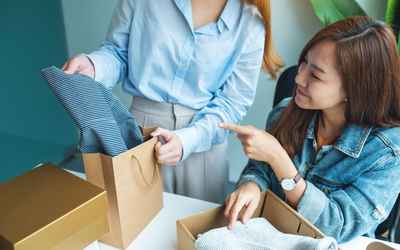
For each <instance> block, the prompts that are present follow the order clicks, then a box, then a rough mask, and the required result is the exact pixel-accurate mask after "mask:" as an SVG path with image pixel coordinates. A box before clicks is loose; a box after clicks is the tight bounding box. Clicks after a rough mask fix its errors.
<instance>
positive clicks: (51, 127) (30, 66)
mask: <svg viewBox="0 0 400 250" xmlns="http://www.w3.org/2000/svg"><path fill="white" fill-rule="evenodd" d="M160 1H162V0H160ZM164 1H165V0H164ZM356 2H357V3H358V4H359V5H360V6H361V7H362V8H363V10H365V12H366V13H368V15H370V16H373V17H376V18H378V19H381V20H384V17H385V12H386V5H387V0H357V1H356ZM116 3H117V0H61V1H60V0H36V1H29V0H18V1H15V0H1V1H0V50H1V52H2V53H1V60H0V72H1V79H2V81H1V83H2V90H1V96H0V109H1V122H0V142H1V144H0V157H1V163H0V183H2V182H4V181H6V180H9V179H11V178H13V177H15V176H17V175H19V174H22V173H23V172H26V171H28V170H29V169H31V168H33V167H35V166H36V165H38V164H40V163H43V162H48V161H49V162H52V163H54V164H56V165H61V166H63V167H66V168H70V169H74V170H77V171H83V168H82V163H81V160H80V158H79V153H78V152H77V150H76V145H77V143H78V140H79V134H78V130H77V128H76V127H75V125H74V123H73V122H72V120H71V119H70V117H69V116H68V114H67V113H66V112H65V110H64V109H63V108H62V106H61V104H60V103H59V102H58V100H57V99H56V97H55V96H54V95H53V94H52V93H51V91H50V90H49V88H48V87H47V85H46V83H45V82H44V80H43V79H42V77H41V75H40V72H39V70H40V69H42V68H44V67H47V66H51V65H56V66H58V67H62V65H63V64H64V62H65V61H66V60H67V59H68V58H71V57H73V56H75V55H76V54H79V53H87V52H90V51H92V50H95V49H96V48H98V47H99V46H100V43H101V42H102V40H103V39H104V38H105V35H106V32H107V29H108V23H109V20H110V18H111V15H112V12H113V9H114V6H115V5H116ZM271 5H272V34H273V40H274V44H275V48H276V49H277V51H278V53H279V55H280V56H281V58H282V59H283V60H284V62H285V63H286V65H287V66H291V65H294V64H296V63H297V58H298V55H299V53H300V51H301V49H302V48H303V46H304V45H305V44H306V42H307V41H308V40H309V39H310V38H311V37H312V36H313V35H314V33H315V32H317V31H318V30H319V29H320V28H322V27H323V24H322V22H321V21H320V20H319V19H318V18H317V15H316V14H315V11H314V9H313V6H312V5H311V2H310V0H271ZM275 86H276V81H275V80H271V79H270V77H269V75H265V74H261V76H260V79H259V84H258V89H257V95H256V99H255V102H254V104H253V106H252V107H251V109H250V110H249V112H248V114H247V116H246V118H245V119H244V121H243V123H242V124H251V125H254V126H256V127H258V128H264V126H265V121H266V118H267V114H268V112H269V111H270V110H271V108H272V101H273V97H274V92H275ZM113 91H114V92H115V93H116V94H117V96H119V97H120V98H121V100H122V101H123V103H124V104H125V105H126V106H127V107H128V106H129V105H130V102H131V97H130V96H129V95H127V94H125V93H123V92H122V89H121V84H119V85H117V86H116V87H115V88H114V89H113ZM228 158H229V161H230V180H231V182H236V180H237V179H238V177H239V175H240V172H241V170H242V169H243V167H244V166H245V164H246V162H247V158H246V156H245V154H244V153H243V150H242V147H241V144H240V142H239V141H238V140H237V138H236V137H235V135H234V134H231V135H230V136H229V151H228Z"/></svg>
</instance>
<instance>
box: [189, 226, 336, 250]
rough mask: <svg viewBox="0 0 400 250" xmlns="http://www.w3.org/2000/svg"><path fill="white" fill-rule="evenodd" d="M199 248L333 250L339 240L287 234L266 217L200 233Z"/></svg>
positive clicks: (197, 243)
mask: <svg viewBox="0 0 400 250" xmlns="http://www.w3.org/2000/svg"><path fill="white" fill-rule="evenodd" d="M195 245H196V247H197V248H198V249H199V250H211V249H213V250H217V249H218V250H225V249H226V250H239V249H245V250H253V249H254V250H255V249H257V250H272V249H274V250H275V249H277V250H313V249H315V250H334V249H337V248H338V246H337V242H336V240H335V239H334V238H332V237H325V238H322V239H314V238H311V237H308V236H300V235H294V234H284V233H282V232H280V231H278V230H277V229H276V228H275V227H274V226H272V225H271V223H269V222H268V221H267V220H266V219H265V218H253V219H250V220H248V222H247V223H246V224H242V223H241V222H237V223H236V224H235V226H234V228H233V229H231V230H229V229H228V228H227V227H221V228H216V229H212V230H210V231H208V232H206V233H204V234H199V235H198V237H197V240H196V242H195Z"/></svg>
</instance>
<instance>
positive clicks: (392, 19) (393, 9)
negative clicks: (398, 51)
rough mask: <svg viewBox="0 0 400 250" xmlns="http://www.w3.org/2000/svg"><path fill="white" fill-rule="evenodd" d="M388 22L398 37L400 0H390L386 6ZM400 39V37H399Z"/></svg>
mask: <svg viewBox="0 0 400 250" xmlns="http://www.w3.org/2000/svg"><path fill="white" fill-rule="evenodd" d="M386 24H388V25H389V26H390V27H391V28H392V29H393V31H394V34H395V36H396V37H397V38H398V36H399V30H400V0H388V3H387V8H386ZM397 41H399V39H397Z"/></svg>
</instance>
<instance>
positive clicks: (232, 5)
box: [218, 0, 243, 30]
mask: <svg viewBox="0 0 400 250" xmlns="http://www.w3.org/2000/svg"><path fill="white" fill-rule="evenodd" d="M242 8H243V6H241V1H240V0H228V1H227V2H226V5H225V8H224V10H223V11H222V13H221V16H220V20H222V22H223V23H224V24H225V25H226V27H227V28H228V29H229V30H230V29H232V27H233V26H234V25H235V23H236V21H237V20H238V19H239V16H240V12H241V10H242ZM218 28H220V27H219V26H218Z"/></svg>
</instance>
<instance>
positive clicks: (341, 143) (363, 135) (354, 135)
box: [306, 112, 372, 158]
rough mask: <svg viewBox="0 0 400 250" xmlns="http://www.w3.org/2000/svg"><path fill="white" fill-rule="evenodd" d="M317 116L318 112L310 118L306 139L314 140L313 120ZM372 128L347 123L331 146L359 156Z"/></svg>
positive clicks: (353, 155) (352, 155)
mask: <svg viewBox="0 0 400 250" xmlns="http://www.w3.org/2000/svg"><path fill="white" fill-rule="evenodd" d="M317 117H318V112H317V113H316V114H315V115H314V117H313V118H312V120H311V122H310V124H309V126H308V129H307V135H306V138H307V139H312V140H315V136H314V135H315V133H314V128H315V121H316V119H317ZM371 130H372V128H363V127H360V126H357V125H355V124H352V123H349V124H347V126H346V127H345V129H344V130H343V132H342V134H341V135H340V136H339V138H338V139H337V140H336V142H335V143H334V144H333V148H336V149H337V150H339V151H341V152H342V153H344V154H346V155H348V156H351V157H354V158H357V157H359V156H360V154H361V151H362V149H363V147H364V144H365V142H366V140H367V138H368V136H369V134H370V133H371Z"/></svg>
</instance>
